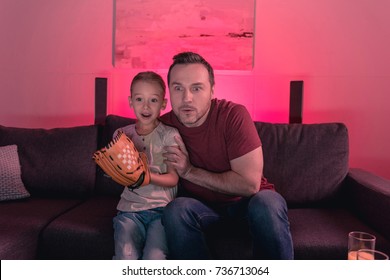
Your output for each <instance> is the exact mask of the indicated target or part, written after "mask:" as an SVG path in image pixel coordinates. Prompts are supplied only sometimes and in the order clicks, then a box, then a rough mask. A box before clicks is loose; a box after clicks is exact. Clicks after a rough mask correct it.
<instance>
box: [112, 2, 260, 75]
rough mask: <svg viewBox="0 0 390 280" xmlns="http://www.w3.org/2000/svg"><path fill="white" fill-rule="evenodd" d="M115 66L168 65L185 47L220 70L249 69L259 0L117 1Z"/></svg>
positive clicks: (143, 67)
mask: <svg viewBox="0 0 390 280" xmlns="http://www.w3.org/2000/svg"><path fill="white" fill-rule="evenodd" d="M114 11H115V18H114V32H115V34H114V44H113V48H114V50H113V63H114V66H115V67H121V68H133V69H166V68H168V67H169V65H170V64H171V62H172V57H173V56H174V55H175V54H177V53H179V52H182V51H193V52H197V53H199V54H201V55H202V56H203V57H204V58H205V59H206V60H208V61H209V62H210V64H211V65H212V66H213V67H214V69H216V70H251V69H252V67H253V50H254V46H253V42H254V26H255V0H240V1H237V0H116V1H114Z"/></svg>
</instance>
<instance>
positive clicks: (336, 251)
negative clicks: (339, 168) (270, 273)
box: [206, 208, 390, 260]
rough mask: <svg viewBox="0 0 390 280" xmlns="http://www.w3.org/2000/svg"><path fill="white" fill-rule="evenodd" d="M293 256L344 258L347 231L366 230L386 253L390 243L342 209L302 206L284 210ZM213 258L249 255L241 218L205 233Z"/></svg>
mask: <svg viewBox="0 0 390 280" xmlns="http://www.w3.org/2000/svg"><path fill="white" fill-rule="evenodd" d="M288 216H289V220H290V229H291V235H292V238H293V244H294V254H295V259H298V260H311V259H313V260H345V259H346V257H347V247H348V233H349V232H350V231H354V230H358V231H366V232H370V233H372V234H374V235H375V236H376V237H377V248H378V249H379V250H382V251H384V252H388V253H390V243H389V241H387V240H386V239H384V237H383V236H381V235H380V234H379V233H378V232H376V231H375V230H373V229H372V228H370V227H368V226H367V225H366V224H365V223H364V222H362V221H360V220H358V219H357V218H356V217H355V216H354V214H353V213H351V212H349V210H347V209H344V208H302V209H290V210H289V212H288ZM206 240H207V243H208V245H209V248H210V253H211V255H212V257H213V258H214V259H236V260H245V259H251V258H252V237H251V235H250V232H249V230H248V225H247V223H246V222H243V221H228V220H225V221H221V222H219V223H217V224H216V225H215V226H213V227H212V228H209V229H208V231H207V234H206Z"/></svg>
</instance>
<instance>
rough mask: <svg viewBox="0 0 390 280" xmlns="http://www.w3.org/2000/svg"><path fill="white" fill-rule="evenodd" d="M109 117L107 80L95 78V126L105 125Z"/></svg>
mask: <svg viewBox="0 0 390 280" xmlns="http://www.w3.org/2000/svg"><path fill="white" fill-rule="evenodd" d="M106 115H107V78H95V124H101V123H104V120H105V119H106Z"/></svg>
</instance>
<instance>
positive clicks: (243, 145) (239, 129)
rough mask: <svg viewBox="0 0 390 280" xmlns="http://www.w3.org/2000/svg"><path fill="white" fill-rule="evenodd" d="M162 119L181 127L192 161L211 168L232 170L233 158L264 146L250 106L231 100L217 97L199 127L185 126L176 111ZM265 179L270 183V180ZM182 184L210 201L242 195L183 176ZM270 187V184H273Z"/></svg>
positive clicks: (191, 193) (197, 164) (203, 167)
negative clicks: (209, 186) (228, 193)
mask: <svg viewBox="0 0 390 280" xmlns="http://www.w3.org/2000/svg"><path fill="white" fill-rule="evenodd" d="M161 121H163V122H164V123H165V124H167V125H171V126H173V127H176V128H177V129H178V130H179V132H180V134H181V137H182V138H183V141H184V144H185V145H186V149H187V151H188V153H189V158H190V161H191V164H192V165H194V166H195V167H199V168H202V169H205V170H208V171H211V172H215V173H221V172H225V171H228V170H231V167H230V161H231V160H233V159H235V158H238V157H240V156H243V155H245V154H247V153H249V152H251V151H253V150H254V149H256V148H258V147H260V146H261V140H260V138H259V135H258V133H257V130H256V127H255V125H254V123H253V120H252V119H251V117H250V115H249V113H248V111H247V110H246V108H245V107H244V106H242V105H239V104H235V103H233V102H230V101H226V100H218V99H213V100H212V103H211V109H210V112H209V114H208V117H207V119H206V121H205V122H204V123H203V124H202V125H201V126H198V127H186V126H184V125H183V124H181V123H180V121H179V120H178V118H177V117H176V115H175V114H174V113H173V111H171V112H169V113H167V114H165V115H163V116H161ZM262 183H266V184H267V182H266V180H262ZM180 187H182V188H184V189H185V191H186V192H187V193H189V194H190V195H191V196H193V197H194V198H197V199H200V200H203V201H206V202H214V203H215V202H217V203H225V202H230V201H235V200H238V199H240V198H241V197H239V196H232V195H226V194H223V193H219V192H215V191H212V190H209V189H206V188H204V187H201V186H198V185H196V184H193V183H191V182H189V181H187V180H184V179H181V184H180ZM267 188H270V185H269V184H267ZM271 188H272V185H271Z"/></svg>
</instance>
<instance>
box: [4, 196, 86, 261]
mask: <svg viewBox="0 0 390 280" xmlns="http://www.w3.org/2000/svg"><path fill="white" fill-rule="evenodd" d="M80 203H81V200H80V199H53V198H35V197H30V198H27V199H23V200H14V201H3V202H1V203H0V225H1V230H0V259H1V260H5V259H24V260H30V259H36V258H37V254H38V247H39V237H40V235H41V234H42V230H43V229H44V228H45V227H46V226H47V225H48V224H49V223H50V222H51V221H52V220H53V219H55V218H56V217H57V216H59V215H61V214H62V213H65V212H66V211H68V210H69V209H71V208H73V207H75V206H76V205H78V204H80ZM58 250H60V249H58Z"/></svg>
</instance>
